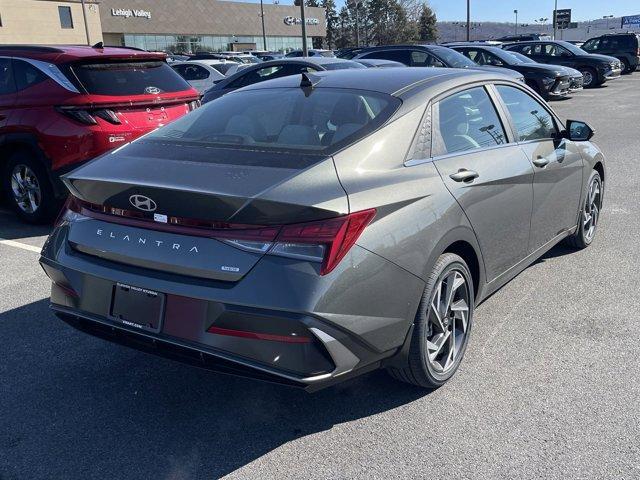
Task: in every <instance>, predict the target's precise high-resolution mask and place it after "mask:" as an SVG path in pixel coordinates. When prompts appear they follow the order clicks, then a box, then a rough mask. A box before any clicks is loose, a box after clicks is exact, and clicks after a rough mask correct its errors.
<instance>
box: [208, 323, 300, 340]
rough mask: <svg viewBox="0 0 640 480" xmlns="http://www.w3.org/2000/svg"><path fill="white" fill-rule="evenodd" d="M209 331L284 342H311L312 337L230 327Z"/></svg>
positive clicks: (213, 327)
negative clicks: (232, 328) (248, 330)
mask: <svg viewBox="0 0 640 480" xmlns="http://www.w3.org/2000/svg"><path fill="white" fill-rule="evenodd" d="M207 332H209V333H214V334H216V335H226V336H229V337H240V338H251V339H253V340H269V341H271V342H284V343H311V341H312V339H311V338H310V337H293V336H287V335H273V334H271V333H258V332H247V331H244V330H231V329H229V328H220V327H215V326H212V327H209V329H208V330H207Z"/></svg>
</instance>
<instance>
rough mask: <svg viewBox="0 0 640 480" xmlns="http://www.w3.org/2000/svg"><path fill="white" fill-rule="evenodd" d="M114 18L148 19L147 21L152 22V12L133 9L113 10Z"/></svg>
mask: <svg viewBox="0 0 640 480" xmlns="http://www.w3.org/2000/svg"><path fill="white" fill-rule="evenodd" d="M111 16H112V17H124V18H131V17H136V18H146V19H147V20H151V12H149V11H147V10H136V9H131V8H112V9H111Z"/></svg>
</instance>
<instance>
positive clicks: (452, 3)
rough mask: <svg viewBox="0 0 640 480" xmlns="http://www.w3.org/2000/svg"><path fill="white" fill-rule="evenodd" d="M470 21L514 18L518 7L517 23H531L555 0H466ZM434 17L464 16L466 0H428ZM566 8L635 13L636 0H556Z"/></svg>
mask: <svg viewBox="0 0 640 480" xmlns="http://www.w3.org/2000/svg"><path fill="white" fill-rule="evenodd" d="M470 1H471V21H472V22H490V21H493V22H514V21H515V15H514V13H513V10H516V9H517V10H518V23H533V20H534V19H537V18H542V17H547V18H551V17H552V15H553V8H554V3H555V0H470ZM428 3H429V4H430V5H431V7H432V8H433V10H434V11H435V13H436V16H437V17H438V20H443V21H456V20H466V17H467V1H466V0H428ZM564 8H570V9H571V10H572V11H571V20H572V21H582V20H595V19H598V18H602V17H603V16H604V15H614V16H616V17H621V16H623V15H639V14H640V1H638V0H558V9H564Z"/></svg>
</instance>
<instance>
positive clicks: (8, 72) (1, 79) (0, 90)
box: [0, 58, 16, 95]
mask: <svg viewBox="0 0 640 480" xmlns="http://www.w3.org/2000/svg"><path fill="white" fill-rule="evenodd" d="M15 91H16V85H15V83H14V81H13V73H12V68H11V60H9V59H8V58H0V95H7V94H9V93H15Z"/></svg>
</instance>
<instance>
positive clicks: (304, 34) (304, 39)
mask: <svg viewBox="0 0 640 480" xmlns="http://www.w3.org/2000/svg"><path fill="white" fill-rule="evenodd" d="M304 2H305V0H294V1H293V4H294V5H299V6H300V23H301V24H302V56H303V57H308V56H309V48H308V47H307V20H306V18H304Z"/></svg>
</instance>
